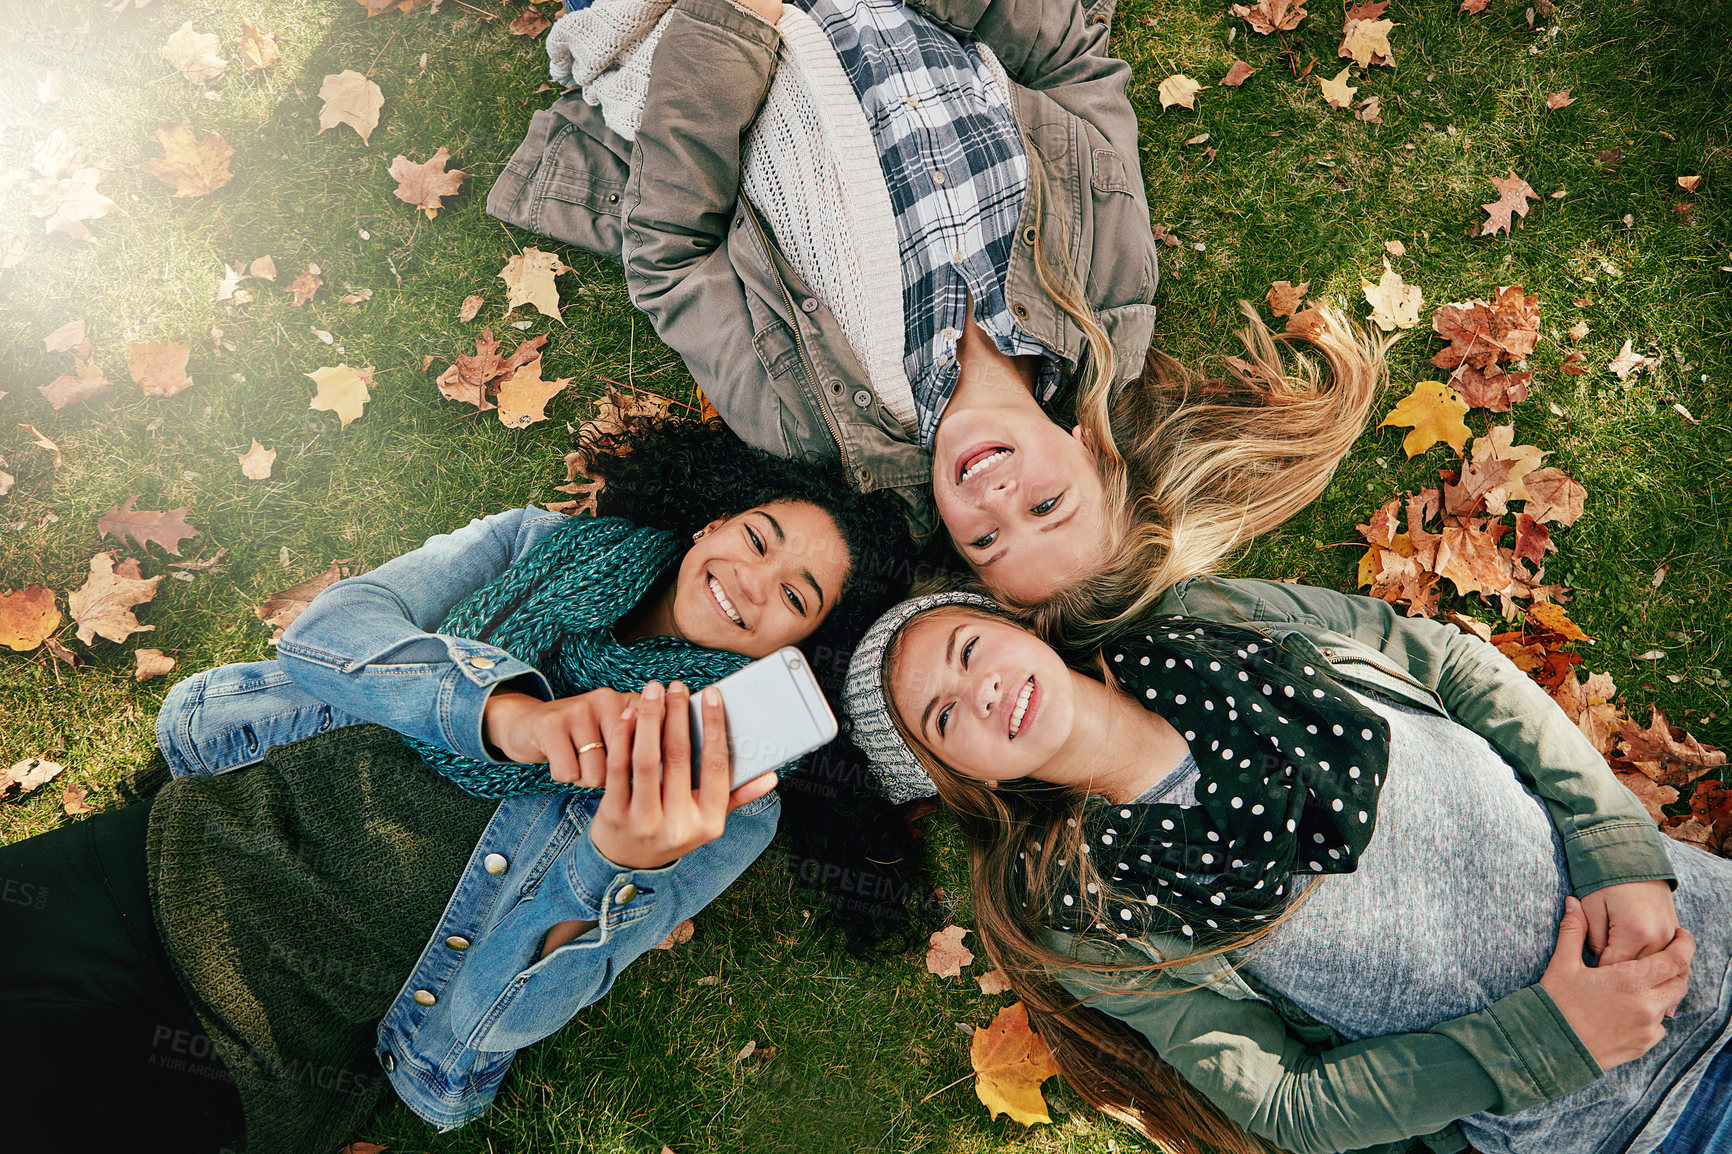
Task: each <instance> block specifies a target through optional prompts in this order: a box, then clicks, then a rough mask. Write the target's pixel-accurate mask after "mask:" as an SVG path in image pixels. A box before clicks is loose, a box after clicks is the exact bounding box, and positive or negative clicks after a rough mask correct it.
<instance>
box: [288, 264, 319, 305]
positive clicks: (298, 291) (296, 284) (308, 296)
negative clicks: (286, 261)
mask: <svg viewBox="0 0 1732 1154" xmlns="http://www.w3.org/2000/svg"><path fill="white" fill-rule="evenodd" d="M321 271H323V270H321V269H320V268H319V266H318V265H316V264H315V265H308V266H307V271H306V272H304V273H302V274H301V275H300V276H298V277H296V278H295V279H294V280H292V281H290V282H289V287H288V288H286V289H284V290H283V291H284V292H286V293H292V294H293V295H294V298H295V299H294V306H295V307H296V308H300V307H301V306H302V305H304V304H306V303H307V302H308V301H310V300H312V299H313V297H314V296H315V295H317V293H318V291H319V289H320V288H321V287H323V285H324V283H325V280H324V278H323V277H321V276H320V275H319V273H320V272H321Z"/></svg>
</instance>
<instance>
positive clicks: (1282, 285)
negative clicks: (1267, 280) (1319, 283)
mask: <svg viewBox="0 0 1732 1154" xmlns="http://www.w3.org/2000/svg"><path fill="white" fill-rule="evenodd" d="M1310 291H1311V282H1310V281H1308V280H1306V281H1300V282H1299V283H1298V284H1297V285H1294V284H1291V283H1289V282H1288V281H1284V280H1278V281H1276V282H1275V284H1274V286H1273V287H1271V288H1270V289H1269V293H1268V295H1267V296H1265V297H1264V298H1263V299H1264V300H1266V301H1268V302H1269V311H1270V312H1271V313H1273V314H1274V315H1275V316H1278V317H1290V316H1292V315H1293V314H1294V313H1296V312H1298V311H1299V306H1300V305H1301V304H1303V303H1304V302H1305V294H1306V293H1308V292H1310Z"/></svg>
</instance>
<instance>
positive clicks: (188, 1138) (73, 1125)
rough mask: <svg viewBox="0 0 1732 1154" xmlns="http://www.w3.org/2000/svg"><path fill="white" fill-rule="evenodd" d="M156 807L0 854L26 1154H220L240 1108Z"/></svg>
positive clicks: (11, 1039) (2, 1031)
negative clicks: (187, 956)
mask: <svg viewBox="0 0 1732 1154" xmlns="http://www.w3.org/2000/svg"><path fill="white" fill-rule="evenodd" d="M149 814H150V803H149V802H148V801H146V802H140V803H138V804H136V805H131V806H127V807H126V808H124V809H119V810H112V811H108V812H104V813H99V814H96V815H94V816H92V817H89V818H86V819H84V820H83V821H79V822H75V823H73V824H70V825H65V826H61V827H59V828H57V829H53V830H50V831H49V832H47V833H44V834H39V835H38V836H36V837H33V838H27V839H25V840H24V841H21V842H17V843H15V844H13V845H9V846H4V847H0V1087H4V1092H5V1097H6V1100H7V1102H8V1104H9V1107H8V1109H7V1110H6V1111H5V1120H4V1123H3V1129H4V1133H5V1144H6V1146H7V1148H9V1149H13V1150H66V1151H78V1152H82V1151H87V1150H88V1151H109V1150H126V1151H162V1152H164V1154H168V1152H170V1151H172V1152H174V1154H219V1152H220V1151H223V1150H225V1149H227V1150H238V1149H239V1148H240V1146H241V1137H242V1121H241V1105H240V1097H239V1095H238V1094H237V1093H236V1092H235V1088H234V1086H233V1084H232V1083H231V1082H230V1080H229V1077H228V1074H227V1071H226V1070H225V1069H224V1068H223V1065H222V1062H221V1061H220V1060H219V1059H218V1058H217V1056H216V1055H215V1054H214V1053H213V1052H212V1051H211V1048H210V1039H209V1038H207V1037H206V1036H205V1034H204V1031H203V1029H202V1028H201V1027H200V1025H199V1022H198V1018H197V1016H196V1015H195V1014H194V1013H193V1009H192V1007H191V1005H189V1004H188V1002H187V997H186V994H185V992H184V991H183V990H182V989H181V986H180V982H179V980H178V979H177V978H176V977H175V975H174V972H173V970H172V969H171V968H170V966H169V961H168V956H167V954H166V953H165V952H164V950H163V947H162V942H161V940H160V939H159V938H158V937H157V933H156V924H155V919H154V918H153V917H152V914H151V908H150V893H149V890H148V888H147V884H146V878H145V831H146V828H147V822H148V819H149Z"/></svg>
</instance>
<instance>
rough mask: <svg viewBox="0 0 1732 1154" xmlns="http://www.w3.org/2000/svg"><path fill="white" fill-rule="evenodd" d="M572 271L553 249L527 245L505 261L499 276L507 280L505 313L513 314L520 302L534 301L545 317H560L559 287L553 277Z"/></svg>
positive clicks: (529, 302) (531, 302)
mask: <svg viewBox="0 0 1732 1154" xmlns="http://www.w3.org/2000/svg"><path fill="white" fill-rule="evenodd" d="M570 271H572V270H571V269H570V268H568V267H567V266H566V264H565V262H564V261H562V260H560V259H559V257H558V256H556V255H555V254H553V253H551V252H542V251H541V250H540V249H538V248H526V249H524V250H523V251H522V252H521V253H518V254H517V255H516V256H514V257H512V258H511V259H510V260H508V261H506V262H505V267H504V268H503V269H501V270H499V274H498V275H499V279H500V280H502V281H504V282H505V288H506V300H505V315H506V316H510V315H511V314H512V312H513V311H514V310H515V309H516V308H517V306H518V305H523V304H529V305H534V306H535V308H536V311H537V312H539V313H541V315H543V316H546V317H552V318H553V319H554V320H559V319H560V316H559V289H558V287H557V286H555V285H554V283H553V278H554V277H556V276H559V275H560V274H561V273H568V272H570Z"/></svg>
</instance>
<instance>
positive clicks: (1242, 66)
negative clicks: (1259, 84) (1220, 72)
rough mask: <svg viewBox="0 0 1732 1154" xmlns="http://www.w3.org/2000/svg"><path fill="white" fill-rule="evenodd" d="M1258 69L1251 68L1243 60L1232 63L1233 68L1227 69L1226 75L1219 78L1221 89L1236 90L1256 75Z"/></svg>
mask: <svg viewBox="0 0 1732 1154" xmlns="http://www.w3.org/2000/svg"><path fill="white" fill-rule="evenodd" d="M1257 71H1258V69H1255V68H1252V67H1251V66H1250V65H1249V64H1246V63H1245V62H1244V61H1243V60H1235V61H1233V67H1231V68H1229V69H1227V75H1225V76H1223V77H1221V87H1223V88H1237V87H1239V86H1240V85H1241V84H1243V83H1245V81H1247V80H1249V79H1251V77H1252V76H1254V75H1256V73H1257Z"/></svg>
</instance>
